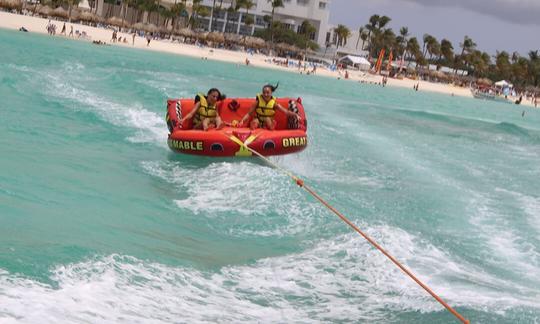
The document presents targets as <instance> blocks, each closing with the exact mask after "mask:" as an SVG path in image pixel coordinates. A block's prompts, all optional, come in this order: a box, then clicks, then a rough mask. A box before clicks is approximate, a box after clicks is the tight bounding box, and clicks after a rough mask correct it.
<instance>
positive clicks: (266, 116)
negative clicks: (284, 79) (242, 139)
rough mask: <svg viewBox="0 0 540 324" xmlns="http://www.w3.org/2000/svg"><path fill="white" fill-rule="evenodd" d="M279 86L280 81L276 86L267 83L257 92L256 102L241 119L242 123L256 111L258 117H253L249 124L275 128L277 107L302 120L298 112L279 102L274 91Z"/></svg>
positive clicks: (254, 126)
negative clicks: (284, 106)
mask: <svg viewBox="0 0 540 324" xmlns="http://www.w3.org/2000/svg"><path fill="white" fill-rule="evenodd" d="M278 86H279V83H278V84H277V85H275V86H273V85H271V84H267V85H265V86H264V87H263V88H262V93H260V94H257V98H256V100H255V103H254V104H253V106H252V107H251V109H250V110H249V112H248V113H247V114H246V115H244V117H243V118H242V119H241V120H240V124H241V125H242V124H244V123H245V122H246V120H247V119H248V118H249V116H250V115H251V114H252V113H253V112H256V114H257V116H256V118H253V120H252V121H251V123H250V124H249V126H250V128H251V129H256V128H259V127H264V128H266V129H268V130H274V129H275V128H276V121H275V119H274V115H275V114H276V108H277V109H279V110H281V111H282V112H283V113H284V114H286V115H287V116H293V117H296V118H297V119H298V120H300V116H299V115H298V114H296V113H294V112H292V111H289V110H287V109H285V108H283V106H281V105H280V104H279V103H278V102H277V100H276V97H274V96H273V93H274V91H276V89H277V88H278Z"/></svg>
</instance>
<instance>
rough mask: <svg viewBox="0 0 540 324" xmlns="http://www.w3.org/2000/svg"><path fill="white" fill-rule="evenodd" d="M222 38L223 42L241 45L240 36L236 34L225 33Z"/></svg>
mask: <svg viewBox="0 0 540 324" xmlns="http://www.w3.org/2000/svg"><path fill="white" fill-rule="evenodd" d="M223 37H225V40H226V41H227V42H231V43H236V44H241V43H242V36H240V35H238V34H230V33H227V34H225V35H223Z"/></svg>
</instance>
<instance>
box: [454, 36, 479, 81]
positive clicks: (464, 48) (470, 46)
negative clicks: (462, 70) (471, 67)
mask: <svg viewBox="0 0 540 324" xmlns="http://www.w3.org/2000/svg"><path fill="white" fill-rule="evenodd" d="M459 46H460V47H461V54H460V55H459V58H458V57H456V58H455V59H456V61H457V62H456V66H455V72H454V74H455V73H457V68H458V63H461V61H463V63H465V66H467V65H468V63H469V58H468V57H467V56H466V55H465V54H470V53H472V51H474V49H475V48H476V43H475V42H473V40H472V39H471V38H469V36H465V37H464V38H463V43H460V44H459Z"/></svg>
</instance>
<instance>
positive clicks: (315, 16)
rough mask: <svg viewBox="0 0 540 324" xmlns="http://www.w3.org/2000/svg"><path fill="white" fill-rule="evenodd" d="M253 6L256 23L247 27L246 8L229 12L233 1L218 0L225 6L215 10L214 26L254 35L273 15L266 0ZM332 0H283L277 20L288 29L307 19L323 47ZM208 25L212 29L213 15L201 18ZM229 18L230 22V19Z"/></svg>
mask: <svg viewBox="0 0 540 324" xmlns="http://www.w3.org/2000/svg"><path fill="white" fill-rule="evenodd" d="M252 1H253V3H254V6H253V8H251V9H250V10H249V14H250V15H252V16H253V18H254V21H255V23H254V24H253V25H252V26H249V27H248V26H246V25H245V24H244V19H245V16H246V9H245V8H241V9H240V10H238V12H235V13H228V12H227V10H226V9H227V8H229V7H230V6H231V2H234V0H223V2H222V1H221V0H216V1H215V2H216V6H220V5H221V6H222V10H219V11H218V10H215V11H214V12H213V16H214V22H213V26H212V29H213V30H218V31H221V32H231V33H240V34H243V35H251V34H253V33H254V32H255V31H256V30H258V29H265V28H267V27H268V23H267V21H265V18H264V17H265V16H271V15H272V6H271V5H270V3H269V2H268V1H267V0H252ZM330 1H331V0H283V2H284V5H285V7H283V8H276V9H275V11H274V20H275V21H280V22H281V23H283V24H284V25H285V26H286V27H287V28H290V29H292V30H294V31H295V32H297V31H298V28H299V27H300V26H301V25H302V22H303V21H304V20H308V21H309V22H310V23H311V24H312V25H313V26H314V27H315V29H316V32H315V34H313V35H312V37H311V38H312V40H313V41H315V42H317V43H318V44H319V46H321V47H323V48H324V46H325V43H326V37H327V35H326V34H327V31H328V28H329V27H328V19H329V16H330V11H329V10H330V9H329V6H330ZM202 4H203V5H204V6H208V7H209V8H211V7H212V5H213V4H214V0H204V1H203V2H202ZM200 20H201V21H202V22H203V25H204V26H205V30H210V16H209V17H205V18H200ZM227 21H228V22H227Z"/></svg>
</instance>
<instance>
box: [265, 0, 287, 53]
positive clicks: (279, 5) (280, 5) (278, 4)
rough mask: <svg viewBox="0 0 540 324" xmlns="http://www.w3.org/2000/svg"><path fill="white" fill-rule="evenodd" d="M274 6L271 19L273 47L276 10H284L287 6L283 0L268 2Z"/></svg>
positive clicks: (269, 0)
mask: <svg viewBox="0 0 540 324" xmlns="http://www.w3.org/2000/svg"><path fill="white" fill-rule="evenodd" d="M267 1H268V2H269V3H270V5H271V6H272V16H271V19H270V41H271V44H272V46H274V11H275V10H276V8H284V7H285V4H284V3H283V0H267Z"/></svg>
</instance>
